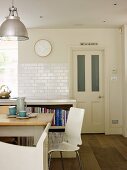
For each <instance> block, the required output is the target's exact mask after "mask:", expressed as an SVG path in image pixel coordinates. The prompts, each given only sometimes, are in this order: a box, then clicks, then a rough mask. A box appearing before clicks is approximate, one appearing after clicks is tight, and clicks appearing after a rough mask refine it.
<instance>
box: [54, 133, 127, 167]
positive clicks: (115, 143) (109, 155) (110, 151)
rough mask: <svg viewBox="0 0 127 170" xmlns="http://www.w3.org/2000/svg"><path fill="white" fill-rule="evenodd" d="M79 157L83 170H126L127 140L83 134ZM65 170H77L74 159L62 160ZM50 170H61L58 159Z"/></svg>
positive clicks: (120, 137)
mask: <svg viewBox="0 0 127 170" xmlns="http://www.w3.org/2000/svg"><path fill="white" fill-rule="evenodd" d="M82 141H83V144H82V146H81V148H80V151H79V152H80V156H81V160H82V163H83V167H84V170H127V138H124V137H123V136H121V135H104V134H84V135H82ZM64 165H65V170H79V166H78V161H77V160H76V159H74V158H73V159H71V158H66V159H64ZM51 170H62V167H61V161H60V159H59V158H54V159H52V162H51Z"/></svg>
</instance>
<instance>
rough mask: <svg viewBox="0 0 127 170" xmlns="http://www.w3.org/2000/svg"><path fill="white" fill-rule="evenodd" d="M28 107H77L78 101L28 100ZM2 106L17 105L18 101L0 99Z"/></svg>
mask: <svg viewBox="0 0 127 170" xmlns="http://www.w3.org/2000/svg"><path fill="white" fill-rule="evenodd" d="M25 101H26V103H27V105H57V104H58V105H64V104H72V105H73V106H75V105H76V100H74V99H56V100H33V99H26V100H25ZM0 105H1V106H8V105H16V99H0Z"/></svg>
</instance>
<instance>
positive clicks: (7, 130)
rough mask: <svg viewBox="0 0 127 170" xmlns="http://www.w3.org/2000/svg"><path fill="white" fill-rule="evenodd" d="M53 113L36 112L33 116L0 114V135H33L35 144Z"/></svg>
mask: <svg viewBox="0 0 127 170" xmlns="http://www.w3.org/2000/svg"><path fill="white" fill-rule="evenodd" d="M53 115H54V114H51V113H50V114H43V113H42V114H38V115H37V117H35V118H28V119H18V118H8V117H7V114H0V136H17V137H21V136H22V137H24V136H26V137H28V136H33V137H34V144H35V145H36V143H37V141H38V139H39V137H40V136H41V134H42V132H43V130H44V128H45V126H46V125H47V123H49V122H50V123H51V122H52V119H53Z"/></svg>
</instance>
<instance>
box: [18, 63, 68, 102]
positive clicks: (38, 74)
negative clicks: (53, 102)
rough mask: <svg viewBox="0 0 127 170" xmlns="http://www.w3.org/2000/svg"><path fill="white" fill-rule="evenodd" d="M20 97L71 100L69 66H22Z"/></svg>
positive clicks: (20, 72) (19, 82)
mask: <svg viewBox="0 0 127 170" xmlns="http://www.w3.org/2000/svg"><path fill="white" fill-rule="evenodd" d="M18 87H19V89H18V95H19V96H20V97H21V96H25V97H26V98H28V99H66V98H69V66H68V64H20V65H19V68H18Z"/></svg>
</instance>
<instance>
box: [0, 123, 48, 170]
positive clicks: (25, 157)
mask: <svg viewBox="0 0 127 170" xmlns="http://www.w3.org/2000/svg"><path fill="white" fill-rule="evenodd" d="M49 127H50V124H48V125H47V126H46V128H45V130H44V131H43V133H42V135H41V137H40V139H39V141H38V143H37V145H36V147H29V146H18V145H12V144H8V143H4V142H0V158H1V159H0V169H1V170H10V169H12V170H36V169H37V170H48V155H47V154H48V148H47V147H48V144H47V140H48V129H49Z"/></svg>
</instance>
